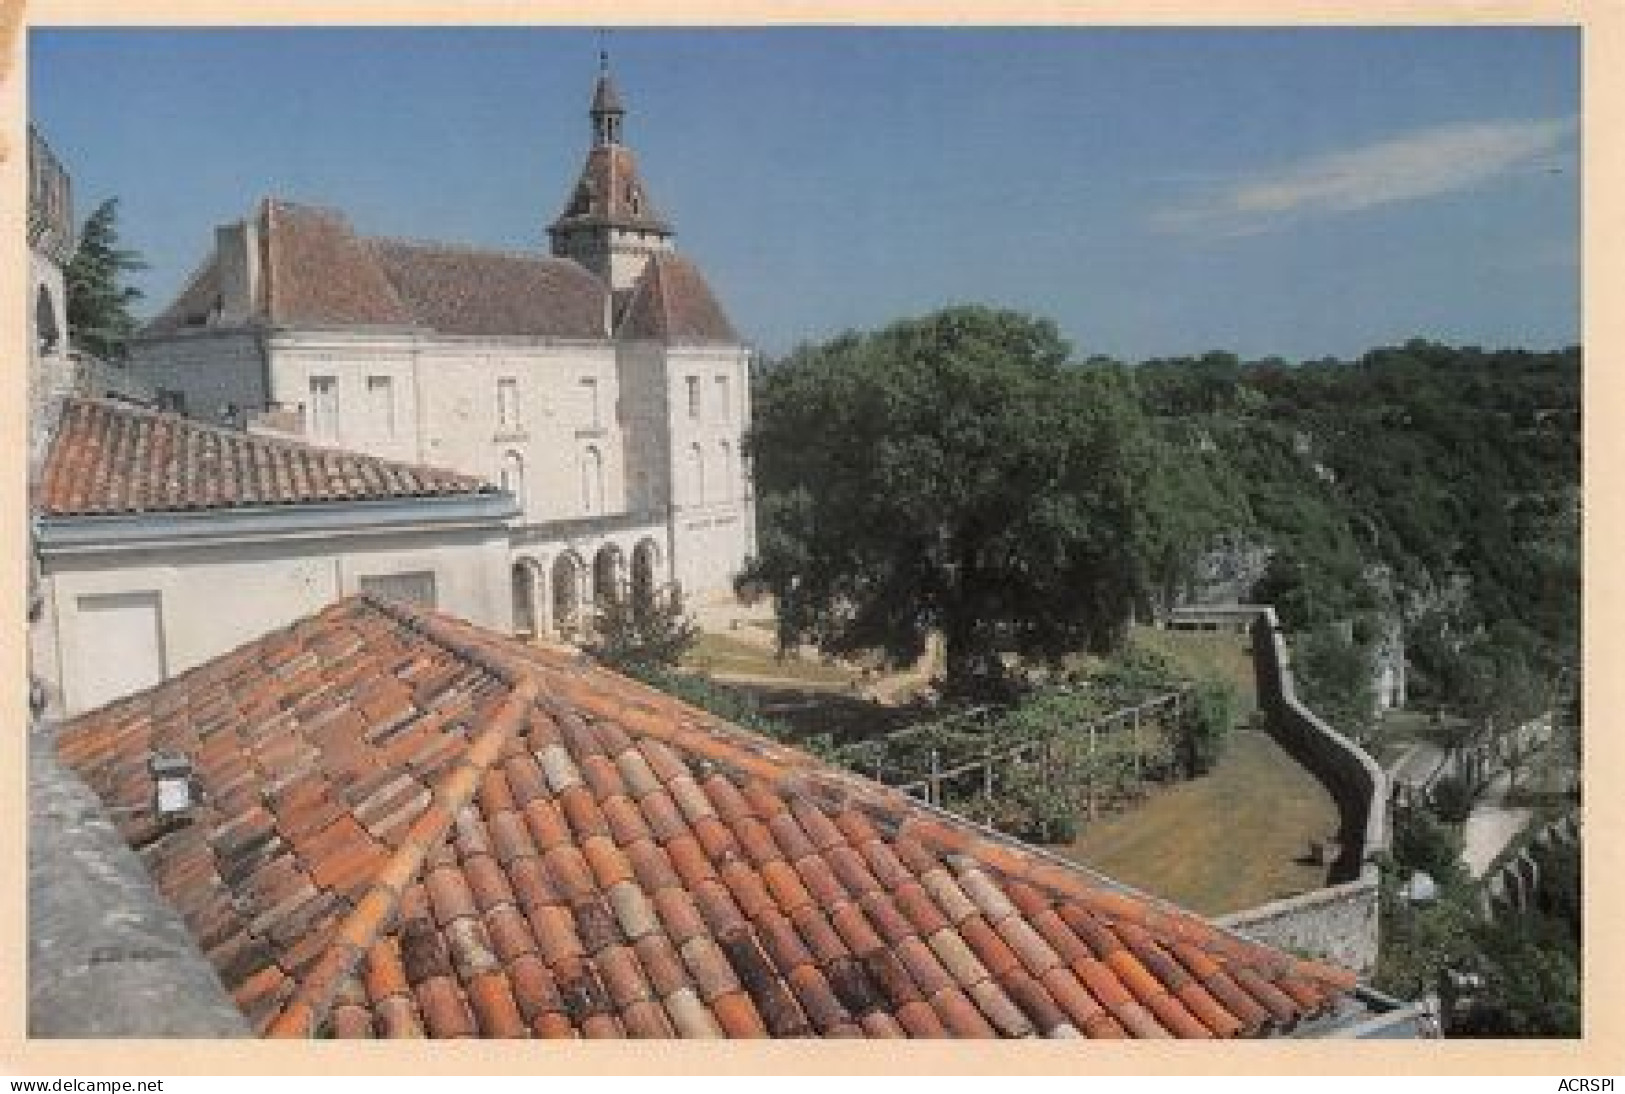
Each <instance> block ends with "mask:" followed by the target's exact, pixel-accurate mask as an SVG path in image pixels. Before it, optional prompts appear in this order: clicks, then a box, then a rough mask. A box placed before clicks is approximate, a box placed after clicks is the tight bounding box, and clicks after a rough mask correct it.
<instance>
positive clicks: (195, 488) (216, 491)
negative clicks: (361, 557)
mask: <svg viewBox="0 0 1625 1094" xmlns="http://www.w3.org/2000/svg"><path fill="white" fill-rule="evenodd" d="M495 492H496V487H494V486H491V485H490V484H488V483H484V482H481V481H480V480H479V479H475V478H470V477H469V476H467V475H459V474H455V473H453V472H450V471H441V470H438V469H436V468H431V467H417V466H412V465H409V464H401V463H394V462H392V461H389V460H382V459H379V458H377V457H375V456H364V455H360V454H358V453H353V452H344V451H341V450H338V449H331V448H318V447H316V446H315V445H308V444H299V443H297V442H294V441H285V440H281V439H277V438H271V437H265V436H260V435H257V434H252V433H245V432H242V431H239V430H232V429H221V428H218V427H215V426H209V425H204V424H203V423H201V422H195V421H192V420H190V419H188V418H182V417H180V416H178V415H175V414H166V413H162V412H159V411H154V410H147V409H144V408H141V407H135V406H131V405H129V404H127V403H118V402H111V401H107V400H101V399H88V398H82V397H74V398H70V399H68V400H66V401H65V402H64V404H63V407H62V417H61V421H60V424H59V426H58V428H57V431H56V434H55V436H54V437H53V438H52V440H51V447H50V451H49V452H48V453H47V455H46V458H45V465H44V468H43V470H42V472H41V476H40V491H39V496H38V498H37V504H38V506H39V509H40V512H41V513H43V514H44V515H46V516H53V517H65V516H104V515H112V514H119V513H150V512H178V511H185V510H197V509H231V508H247V507H257V506H268V505H299V504H309V503H314V502H352V501H372V500H382V499H388V498H418V497H437V496H452V495H472V494H494V493H495ZM318 664H319V661H318V659H316V658H314V657H313V658H311V659H310V660H309V661H308V662H300V663H299V664H298V665H297V667H296V668H288V669H286V670H285V671H286V672H290V673H291V672H294V671H303V670H308V671H309V672H311V673H313V674H314V673H315V672H316V671H317V666H318ZM392 704H393V706H394V707H395V708H396V709H397V710H404V709H406V706H407V703H406V699H405V696H404V689H402V692H401V694H395V695H382V694H380V695H377V696H374V697H373V698H372V700H371V705H370V706H366V707H362V708H360V713H359V716H362V717H366V718H368V719H370V720H371V723H372V725H373V729H374V731H376V732H384V731H385V729H386V728H387V727H386V725H384V724H383V723H387V720H388V715H389V714H391V713H392V711H391V710H390V707H391V705H392Z"/></svg>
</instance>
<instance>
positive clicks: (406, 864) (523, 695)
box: [266, 597, 541, 1037]
mask: <svg viewBox="0 0 1625 1094" xmlns="http://www.w3.org/2000/svg"><path fill="white" fill-rule="evenodd" d="M368 599H369V602H371V603H373V604H374V605H377V604H378V603H379V602H378V601H376V600H372V598H370V597H369V598H368ZM540 694H541V689H540V685H538V684H537V682H536V681H535V680H534V679H533V678H530V677H526V678H524V679H522V680H520V681H519V682H518V683H517V684H516V685H515V686H514V689H513V691H512V692H511V693H510V694H509V696H508V698H507V699H506V700H504V701H503V704H502V707H501V708H500V709H499V710H498V711H497V712H496V713H495V714H494V715H493V716H492V718H491V721H490V723H489V724H488V725H487V726H486V727H485V729H484V730H483V731H482V732H481V733H480V735H479V736H478V737H476V738H474V740H473V741H472V742H470V743H469V746H468V750H467V751H466V752H465V753H464V754H463V758H462V760H461V761H460V762H459V763H458V764H457V767H456V768H455V769H453V770H452V772H451V773H450V774H448V775H446V776H445V778H444V779H443V780H442V781H441V783H440V785H439V786H437V787H436V788H435V794H434V800H433V801H431V802H430V803H429V804H428V805H427V806H426V807H425V808H424V810H423V812H422V813H419V814H418V816H417V819H416V820H414V821H413V822H412V827H411V828H410V829H408V830H407V833H406V838H405V839H403V840H402V841H401V845H400V847H398V848H397V849H396V851H395V854H394V855H392V856H391V857H390V859H389V861H388V862H386V863H385V864H384V866H383V868H382V869H381V870H380V871H379V873H378V876H377V878H376V879H375V880H374V881H373V883H372V887H371V888H369V889H368V890H367V892H366V895H364V896H363V897H362V898H361V899H360V900H358V901H357V902H356V905H355V908H354V910H353V911H351V912H350V914H349V915H348V916H346V917H345V919H344V921H343V922H342V923H340V924H339V925H338V928H337V929H336V930H335V931H334V933H333V937H332V938H331V940H329V942H328V944H327V948H326V950H324V951H323V953H322V956H321V957H320V958H318V959H317V961H316V963H315V964H314V965H313V966H312V967H311V971H310V972H309V973H308V974H307V975H306V976H305V977H304V979H303V980H301V981H300V984H299V987H298V989H297V990H296V991H295V992H294V993H293V995H292V996H291V997H290V998H289V999H288V1001H287V1002H286V1003H285V1004H283V1007H282V1010H281V1012H280V1013H278V1014H277V1016H276V1017H275V1018H273V1019H271V1021H270V1022H269V1023H268V1025H267V1026H266V1036H268V1037H310V1036H313V1035H314V1034H315V1031H316V1030H317V1028H319V1026H320V1023H321V1019H322V1018H323V1017H324V1016H325V1015H326V1014H327V1011H328V1010H329V1009H330V1008H331V1006H332V1004H333V1000H334V998H335V997H336V996H337V995H338V992H339V989H340V988H341V987H342V986H343V984H344V982H345V980H347V979H348V978H349V977H350V976H351V975H352V974H353V973H354V972H355V969H356V966H357V965H359V964H360V963H361V960H362V959H363V958H364V957H366V955H367V951H369V950H370V949H371V948H372V946H373V944H374V943H375V942H377V941H378V939H379V938H380V937H381V936H382V935H383V933H384V931H385V930H386V929H387V928H388V927H389V925H390V924H391V922H392V921H393V919H394V918H395V914H396V913H397V912H398V911H399V910H400V904H401V898H402V896H403V895H404V894H405V891H406V887H407V886H408V885H410V884H411V883H412V881H413V879H414V878H416V877H417V876H418V873H419V872H420V871H421V870H422V869H423V863H424V862H425V861H426V860H427V859H428V857H429V852H430V851H432V850H434V848H435V847H437V846H438V845H439V844H440V841H441V839H442V838H443V837H444V836H445V834H446V832H447V831H448V830H449V829H450V827H451V825H452V823H453V822H454V821H455V819H456V817H457V814H458V813H460V812H462V810H463V808H464V807H465V806H467V805H468V804H469V802H471V801H473V800H474V795H475V793H476V792H477V791H478V790H479V785H480V779H481V778H482V777H483V776H484V774H485V772H486V771H487V770H489V768H490V767H491V765H492V764H493V763H495V762H496V760H497V759H498V758H499V757H500V756H501V755H502V752H503V749H504V748H505V747H506V746H507V744H508V741H509V740H510V738H512V736H513V734H514V732H515V731H516V730H517V729H518V728H519V727H520V726H522V725H524V724H525V722H526V721H528V719H529V715H530V710H531V708H532V707H533V706H534V705H535V703H536V699H537V697H538V696H539V695H540Z"/></svg>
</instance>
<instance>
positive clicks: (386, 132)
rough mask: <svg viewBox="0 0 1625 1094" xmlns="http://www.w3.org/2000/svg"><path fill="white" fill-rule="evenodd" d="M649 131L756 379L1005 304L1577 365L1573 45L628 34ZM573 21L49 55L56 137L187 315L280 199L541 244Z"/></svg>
mask: <svg viewBox="0 0 1625 1094" xmlns="http://www.w3.org/2000/svg"><path fill="white" fill-rule="evenodd" d="M609 47H610V50H611V54H612V60H613V64H614V68H615V71H616V75H617V79H618V81H619V83H620V86H621V90H622V93H623V97H624V98H625V100H626V104H627V107H628V109H629V115H628V119H627V129H626V137H627V140H628V143H630V144H631V145H632V146H633V147H634V149H636V151H637V153H638V155H639V159H640V163H641V165H642V169H643V173H644V178H645V181H646V183H647V184H648V186H649V188H650V191H651V195H652V197H653V199H654V201H655V203H656V204H657V205H658V206H659V207H660V208H661V210H662V211H663V212H664V213H665V214H666V215H667V216H668V217H669V218H670V219H671V220H672V221H673V222H674V223H675V225H676V227H677V230H678V246H679V247H680V248H681V249H683V250H684V251H686V252H687V253H688V254H690V255H692V256H694V257H695V258H696V259H697V260H698V261H699V262H700V264H701V266H702V268H704V269H705V270H706V272H707V275H708V276H709V278H710V279H711V281H712V283H713V286H714V287H715V289H716V290H717V292H718V295H719V296H720V297H721V298H722V300H723V303H724V305H725V307H726V308H727V309H728V311H729V312H730V314H731V316H732V318H733V319H734V321H735V324H736V326H738V327H739V328H740V329H741V330H742V331H743V332H745V333H746V335H747V337H749V338H750V339H751V340H752V341H754V342H755V343H756V344H758V345H760V346H761V347H762V348H763V349H765V350H767V351H769V352H772V353H777V352H782V351H784V350H786V349H788V348H790V347H791V346H793V345H794V344H796V343H797V342H799V341H804V340H817V339H822V338H826V337H829V336H831V335H833V334H835V333H837V332H839V331H841V330H843V329H848V328H852V327H871V326H877V325H880V324H884V323H886V322H889V321H891V320H893V319H896V318H899V317H902V316H905V315H915V314H921V313H923V312H926V311H929V310H931V309H933V308H936V307H939V306H942V305H944V304H947V303H954V302H963V301H984V302H989V303H995V304H1000V305H1007V306H1012V307H1016V308H1020V309H1022V310H1025V311H1028V312H1032V313H1034V314H1038V315H1044V316H1048V317H1050V318H1052V319H1054V320H1055V321H1056V322H1057V323H1058V324H1059V326H1060V328H1061V330H1062V332H1063V333H1064V334H1065V335H1066V336H1067V337H1068V338H1069V339H1070V340H1071V341H1072V342H1073V344H1074V346H1075V347H1076V349H1077V351H1078V353H1079V354H1080V355H1085V354H1091V353H1105V354H1110V355H1113V356H1116V357H1119V358H1122V359H1125V360H1140V359H1143V358H1146V357H1151V356H1159V355H1170V354H1179V353H1199V352H1203V351H1205V350H1209V349H1227V350H1232V351H1234V352H1237V353H1240V354H1242V355H1243V356H1264V355H1268V354H1278V355H1280V356H1283V357H1286V358H1288V359H1290V360H1299V359H1306V358H1315V357H1320V356H1323V355H1353V354H1356V353H1359V352H1360V351H1362V350H1364V349H1367V348H1370V347H1372V346H1375V345H1380V344H1385V343H1391V342H1396V341H1401V340H1403V339H1406V338H1409V337H1412V336H1423V337H1430V338H1437V339H1441V340H1445V341H1450V342H1456V343H1476V344H1480V345H1484V346H1502V345H1521V346H1529V347H1532V348H1543V347H1551V346H1559V345H1563V344H1566V343H1569V342H1573V341H1577V340H1578V338H1579V269H1578V261H1579V249H1580V243H1579V239H1580V236H1579V232H1580V227H1579V170H1578V146H1579V132H1578V126H1579V117H1578V116H1579V78H1580V77H1579V35H1578V32H1576V31H1573V30H1569V29H1561V28H1510V29H1509V28H1433V29H1402V28H1395V29H1330V28H1326V29H1318V28H1298V29H1277V30H1240V29H1214V30H1194V29H1158V30H1153V29H1105V28H1074V29H1055V28H1044V29H1039V28H1032V29H997V30H985V29H967V30H939V29H928V28H915V29H876V28H840V29H830V28H826V29H785V30H769V29H730V30H653V29H647V30H617V31H614V32H612V33H611V34H610V36H609ZM597 48H598V36H597V35H596V34H595V33H594V32H592V31H591V30H579V29H545V28H539V29H534V30H532V29H506V28H503V29H497V28H491V29H452V30H438V29H422V30H400V29H255V30H249V29H236V30H226V31H216V30H94V31H87V30H66V29H63V30H38V31H35V32H34V34H33V37H32V39H31V51H30V57H29V65H30V95H31V102H30V111H31V115H32V117H33V119H34V120H35V121H36V122H37V123H39V124H40V125H41V126H42V128H43V129H44V131H45V134H46V136H47V139H48V140H49V141H50V142H51V144H52V146H53V147H54V148H55V149H56V151H57V153H58V155H59V156H60V157H61V158H62V159H63V160H64V161H65V162H66V163H67V165H68V167H69V169H70V171H71V172H72V173H73V176H74V183H75V188H76V200H77V202H78V205H79V210H80V213H81V215H82V214H83V213H85V212H88V211H89V210H90V209H91V208H92V207H93V205H94V204H95V203H96V202H97V201H99V200H101V199H102V198H104V197H108V196H113V195H117V196H118V197H119V198H120V199H121V226H122V230H123V234H124V237H125V240H126V242H127V243H128V244H129V245H131V246H133V247H135V248H137V249H139V250H140V251H141V252H142V253H143V254H144V255H145V256H146V258H147V259H148V261H149V262H150V263H151V269H150V270H149V271H147V272H146V273H144V274H142V275H140V276H139V277H138V278H137V279H136V284H138V285H139V286H140V287H141V288H143V289H144V290H145V291H146V292H147V293H148V296H149V299H148V300H147V301H146V305H145V306H146V307H147V308H148V309H149V310H150V309H156V308H157V307H159V306H161V305H162V304H164V303H166V302H167V300H168V298H169V297H170V296H171V295H172V294H173V292H175V291H176V290H177V289H178V287H179V286H180V284H181V283H182V282H183V281H184V279H185V278H186V277H187V275H188V274H189V273H190V272H191V270H192V269H193V268H194V267H195V266H196V265H197V264H198V262H199V261H201V259H202V258H203V256H204V254H205V252H206V250H207V248H208V247H209V246H210V244H211V241H212V233H213V228H214V226H215V225H216V224H219V223H223V222H225V221H227V220H231V219H234V218H237V217H240V216H242V215H243V214H244V213H245V212H246V211H247V210H248V209H249V207H250V206H251V205H252V204H253V202H254V200H255V199H256V198H258V197H259V196H262V195H266V194H276V195H279V196H283V197H288V198H292V199H296V200H306V201H312V202H316V203H320V204H326V205H334V206H338V207H340V208H342V209H344V210H345V211H346V212H347V213H348V214H349V216H350V219H351V220H352V222H353V223H354V224H355V225H356V227H357V228H358V229H360V230H361V231H363V232H365V233H369V234H378V235H396V236H410V237H417V238H427V239H445V240H456V241H463V242H469V243H475V244H484V245H491V246H497V247H504V248H526V247H536V246H541V245H543V244H544V241H545V234H544V229H545V226H546V225H547V224H548V223H549V222H550V221H551V220H552V219H553V217H554V216H556V215H557V213H558V212H559V210H560V208H561V207H562V205H563V202H564V199H565V197H566V195H567V193H568V191H569V189H570V187H571V185H572V183H573V182H574V179H575V175H576V172H577V170H578V169H579V166H580V163H581V158H582V154H583V153H584V151H585V149H586V146H587V141H588V132H589V131H588V126H587V118H586V106H587V100H588V95H589V93H590V90H591V84H592V80H593V77H594V75H595V72H596V65H597V60H596V51H597Z"/></svg>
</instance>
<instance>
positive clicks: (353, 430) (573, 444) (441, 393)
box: [271, 334, 626, 523]
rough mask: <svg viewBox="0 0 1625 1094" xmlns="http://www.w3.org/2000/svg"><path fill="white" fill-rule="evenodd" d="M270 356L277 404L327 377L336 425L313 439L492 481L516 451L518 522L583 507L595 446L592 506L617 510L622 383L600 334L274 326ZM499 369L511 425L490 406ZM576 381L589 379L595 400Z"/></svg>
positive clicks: (621, 493) (305, 399)
mask: <svg viewBox="0 0 1625 1094" xmlns="http://www.w3.org/2000/svg"><path fill="white" fill-rule="evenodd" d="M271 360H272V392H271V397H272V398H273V399H274V400H276V401H278V402H281V403H283V404H286V405H298V404H308V403H309V402H310V398H311V388H310V380H311V377H312V376H332V377H334V378H335V379H336V381H337V384H338V405H339V411H338V418H339V426H338V431H337V434H336V435H335V436H331V437H309V438H308V439H310V440H313V441H315V442H317V443H321V444H331V445H333V446H335V447H341V448H348V449H351V450H354V451H358V452H367V453H371V454H373V455H377V456H383V457H385V458H388V459H398V460H405V461H408V462H413V463H424V464H429V465H431V466H434V467H443V468H448V469H450V470H454V471H461V472H463V473H465V474H469V475H476V476H478V477H480V478H483V479H487V480H489V481H491V482H499V481H500V476H501V471H502V467H503V460H504V457H505V456H506V454H507V453H509V452H512V453H515V454H517V455H518V456H519V458H520V459H521V460H522V461H523V466H524V497H522V498H520V499H519V501H520V506H521V509H522V512H523V516H522V522H523V523H537V522H540V521H545V520H561V519H574V518H578V517H582V516H585V515H588V514H587V513H586V510H585V502H586V500H587V499H586V497H585V494H584V491H583V489H582V464H583V461H584V459H585V458H586V456H587V451H588V449H589V448H593V449H596V450H597V452H598V453H599V456H600V459H601V461H602V466H603V489H602V491H601V492H600V491H596V490H595V491H594V493H593V500H594V501H596V502H598V505H599V511H598V513H597V514H595V515H602V514H604V513H621V512H625V510H626V490H625V479H626V471H625V466H624V458H623V452H622V431H621V428H620V425H619V422H618V418H617V413H618V408H619V401H620V395H621V392H620V382H619V374H618V371H617V369H616V362H615V349H614V346H613V344H611V343H609V342H569V341H553V340H538V339H475V338H469V339H455V338H439V337H435V338H424V337H418V336H402V335H393V336H391V335H372V336H360V335H356V336H348V335H345V336H341V335H321V336H318V335H311V334H282V335H277V336H275V337H274V338H273V340H272V343H271ZM371 376H388V377H390V378H391V380H392V387H393V389H394V395H395V408H396V409H395V421H396V429H395V432H394V435H393V436H391V435H390V434H389V432H388V430H386V429H385V428H384V427H383V423H382V421H381V417H380V415H379V414H378V413H377V409H376V407H375V406H374V405H373V404H372V401H371V400H370V399H369V396H368V390H367V381H368V378H369V377H371ZM504 379H513V380H514V381H515V384H516V390H517V393H518V417H517V423H516V424H515V425H513V426H511V427H504V426H503V424H502V423H501V421H500V419H499V416H498V397H497V391H498V384H499V383H500V381H502V380H504ZM583 380H591V381H592V383H593V387H594V388H595V389H596V393H597V397H596V400H593V399H591V398H589V390H590V389H589V388H588V386H587V385H585V384H583V382H582V381H583ZM594 402H596V407H597V414H596V418H595V415H594V413H593V406H594Z"/></svg>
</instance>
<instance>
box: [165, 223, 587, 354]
mask: <svg viewBox="0 0 1625 1094" xmlns="http://www.w3.org/2000/svg"><path fill="white" fill-rule="evenodd" d="M254 219H255V222H256V224H257V237H256V238H257V240H258V245H259V247H260V269H261V271H262V277H261V284H260V289H259V294H258V299H256V300H255V302H254V306H253V308H252V311H251V314H252V315H253V317H254V319H255V320H256V321H258V322H263V323H272V324H277V325H284V326H295V327H297V326H314V327H335V326H337V327H343V326H366V327H406V328H414V327H415V328H424V329H428V330H433V331H437V332H439V333H441V334H454V335H512V336H532V337H550V338H603V337H605V336H606V334H607V331H606V330H605V305H606V299H607V297H608V290H607V289H606V288H605V286H604V285H603V284H602V283H601V282H600V281H599V280H598V279H597V278H595V277H594V276H593V275H592V274H591V273H590V272H588V271H587V270H586V269H584V268H582V267H581V266H580V265H578V264H577V263H575V262H572V261H570V260H568V259H563V258H553V257H550V256H547V255H541V254H538V255H534V256H533V255H521V254H511V253H508V252H504V251H493V250H483V249H479V248H474V247H462V246H455V245H449V244H435V243H419V242H407V241H403V240H393V239H373V238H369V237H365V236H360V235H357V234H356V232H355V231H354V229H352V228H351V226H350V224H349V222H348V221H347V220H346V219H345V217H344V215H343V214H342V213H340V212H338V211H337V210H333V209H324V208H319V207H316V206H311V205H301V204H296V203H294V202H289V201H283V200H280V199H267V200H265V201H264V202H262V203H261V204H260V206H259V208H258V210H257V211H256V213H255V214H254ZM219 294H220V273H219V258H218V256H215V257H212V258H211V259H210V260H209V261H208V262H207V263H205V264H204V266H203V267H202V268H201V269H200V270H199V271H198V272H197V273H196V274H195V275H193V277H192V280H191V281H190V282H188V284H187V286H186V288H185V289H183V290H182V291H181V294H180V295H179V297H177V298H176V300H175V301H174V302H173V303H171V304H170V305H169V307H167V308H165V309H164V310H163V312H161V313H160V314H159V315H158V316H157V317H156V318H155V319H153V320H152V321H151V322H150V323H148V324H147V326H146V327H145V328H143V333H146V334H165V333H171V332H174V331H179V330H186V329H196V328H200V327H205V326H207V325H208V324H209V323H210V321H211V313H212V311H213V309H214V306H215V303H216V301H217V299H218V297H219Z"/></svg>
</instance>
